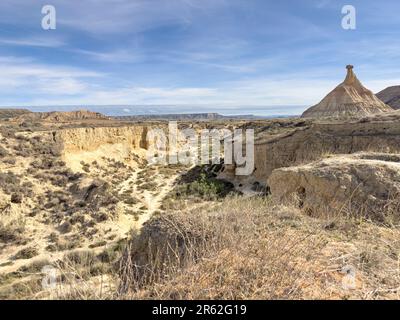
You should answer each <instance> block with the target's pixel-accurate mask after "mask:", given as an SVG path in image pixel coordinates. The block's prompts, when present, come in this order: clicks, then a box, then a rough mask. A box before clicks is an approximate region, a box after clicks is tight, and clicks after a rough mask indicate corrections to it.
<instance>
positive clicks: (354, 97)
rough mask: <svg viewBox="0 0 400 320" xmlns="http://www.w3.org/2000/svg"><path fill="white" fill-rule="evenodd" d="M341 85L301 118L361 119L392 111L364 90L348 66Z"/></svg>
mask: <svg viewBox="0 0 400 320" xmlns="http://www.w3.org/2000/svg"><path fill="white" fill-rule="evenodd" d="M346 68H347V76H346V79H345V80H344V82H343V83H341V84H340V85H338V86H337V87H336V88H335V89H334V90H333V91H331V92H330V93H329V94H328V95H327V96H326V97H325V98H324V99H323V100H322V101H321V102H320V103H319V104H317V105H315V106H313V107H311V108H309V109H307V110H306V111H305V112H304V113H303V115H302V117H303V118H325V117H334V118H342V117H363V116H366V115H370V114H375V113H382V112H387V111H393V109H392V108H391V107H390V106H388V105H386V104H385V103H383V102H382V101H381V100H379V99H378V98H377V97H376V96H375V95H374V94H373V93H372V91H370V90H368V89H367V88H365V87H364V86H363V85H362V84H361V82H360V81H359V80H358V79H357V77H356V75H355V74H354V72H353V66H351V65H348V66H347V67H346Z"/></svg>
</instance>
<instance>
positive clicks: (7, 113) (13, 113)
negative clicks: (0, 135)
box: [0, 109, 31, 119]
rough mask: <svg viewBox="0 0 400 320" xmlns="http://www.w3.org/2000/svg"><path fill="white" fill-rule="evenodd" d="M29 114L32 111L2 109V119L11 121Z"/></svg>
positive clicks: (0, 115) (0, 117)
mask: <svg viewBox="0 0 400 320" xmlns="http://www.w3.org/2000/svg"><path fill="white" fill-rule="evenodd" d="M27 113H31V111H29V110H26V109H0V119H10V118H14V117H18V116H20V115H22V114H27Z"/></svg>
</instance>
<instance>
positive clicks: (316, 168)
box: [268, 153, 400, 217]
mask: <svg viewBox="0 0 400 320" xmlns="http://www.w3.org/2000/svg"><path fill="white" fill-rule="evenodd" d="M268 185H269V187H270V190H271V193H272V196H273V198H274V199H275V200H277V201H295V202H296V204H297V205H298V206H299V207H302V208H304V209H306V210H307V211H308V212H310V213H320V212H327V213H334V212H337V210H347V211H348V210H350V211H348V212H350V214H352V213H364V214H367V215H370V216H373V217H377V216H379V215H380V213H382V209H385V208H387V207H388V206H389V205H390V206H392V208H393V206H396V208H395V209H393V210H394V211H397V212H399V211H398V206H399V203H400V202H399V201H398V200H397V197H398V195H399V194H400V155H397V154H384V153H358V154H353V155H337V156H331V157H328V158H326V159H324V160H320V161H316V162H312V163H309V164H306V165H300V166H294V167H288V168H281V169H276V170H274V171H273V172H272V174H271V176H270V177H269V179H268Z"/></svg>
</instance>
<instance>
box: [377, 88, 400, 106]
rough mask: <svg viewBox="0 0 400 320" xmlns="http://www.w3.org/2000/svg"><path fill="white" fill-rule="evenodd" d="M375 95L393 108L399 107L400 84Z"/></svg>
mask: <svg viewBox="0 0 400 320" xmlns="http://www.w3.org/2000/svg"><path fill="white" fill-rule="evenodd" d="M376 96H377V97H378V98H379V99H381V100H382V101H383V102H384V103H386V104H387V105H389V106H391V107H392V108H393V109H400V86H393V87H389V88H386V89H385V90H382V91H381V92H379V93H377V94H376Z"/></svg>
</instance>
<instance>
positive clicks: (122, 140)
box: [53, 126, 149, 171]
mask: <svg viewBox="0 0 400 320" xmlns="http://www.w3.org/2000/svg"><path fill="white" fill-rule="evenodd" d="M148 130H149V128H148V127H147V126H124V127H96V128H73V129H63V130H58V131H54V132H53V138H54V140H55V141H57V142H59V143H60V144H62V145H63V148H62V150H63V151H62V158H63V160H64V161H65V162H66V164H67V166H68V167H70V168H71V169H72V170H74V171H80V170H82V165H81V162H82V161H84V162H85V163H89V164H90V163H92V162H93V161H96V162H102V159H103V158H111V159H114V160H116V161H122V162H124V163H129V164H132V165H135V163H134V161H132V160H134V159H135V158H136V160H137V157H140V158H142V159H143V158H144V157H145V154H146V149H147V148H148V145H147V144H148V143H147V140H146V137H147V132H148Z"/></svg>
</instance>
